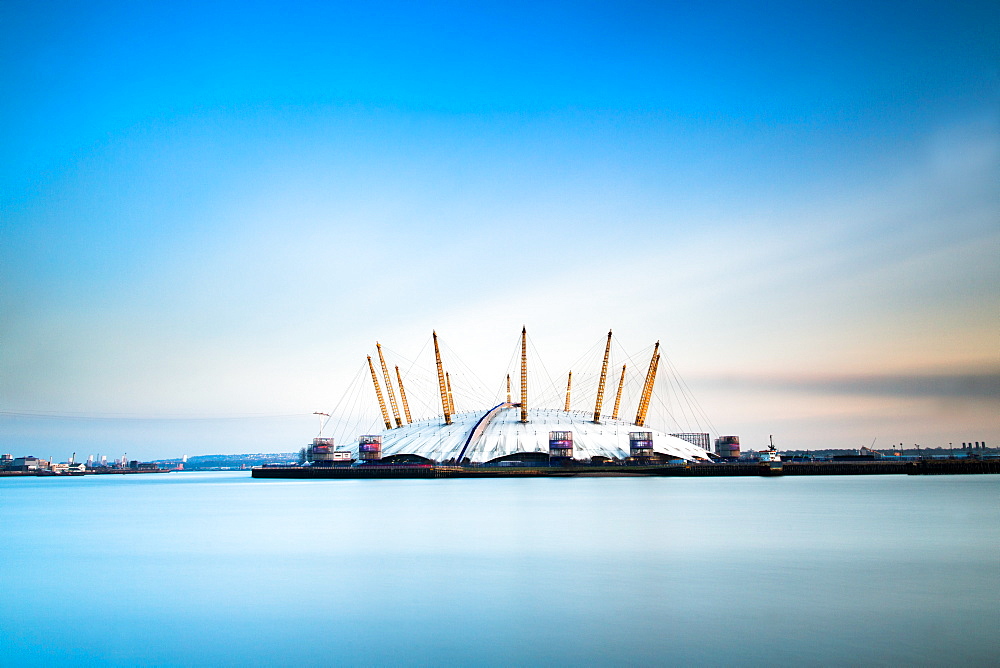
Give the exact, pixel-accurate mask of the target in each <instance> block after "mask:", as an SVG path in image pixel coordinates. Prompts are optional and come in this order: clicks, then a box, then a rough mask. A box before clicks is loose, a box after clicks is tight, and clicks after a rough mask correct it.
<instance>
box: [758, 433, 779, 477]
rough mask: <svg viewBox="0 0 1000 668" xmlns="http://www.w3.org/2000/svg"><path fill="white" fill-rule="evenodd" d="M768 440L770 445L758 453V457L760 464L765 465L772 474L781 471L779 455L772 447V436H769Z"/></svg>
mask: <svg viewBox="0 0 1000 668" xmlns="http://www.w3.org/2000/svg"><path fill="white" fill-rule="evenodd" d="M769 440H770V445H769V446H768V448H767V450H764V451H762V452H760V453H758V459H759V461H760V465H761V466H763V467H767V469H768V474H770V475H774V474H776V473H781V471H782V463H781V455H779V454H778V449H777V448H776V447H774V436H770V437H769Z"/></svg>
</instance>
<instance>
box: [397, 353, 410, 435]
mask: <svg viewBox="0 0 1000 668" xmlns="http://www.w3.org/2000/svg"><path fill="white" fill-rule="evenodd" d="M396 381H397V382H398V383H399V398H400V399H402V401H403V414H404V415H405V416H406V424H410V423H411V422H413V419H412V418H411V417H410V405H409V404H408V403H406V390H404V389H403V377H402V376H401V375H399V365H398V364H397V365H396Z"/></svg>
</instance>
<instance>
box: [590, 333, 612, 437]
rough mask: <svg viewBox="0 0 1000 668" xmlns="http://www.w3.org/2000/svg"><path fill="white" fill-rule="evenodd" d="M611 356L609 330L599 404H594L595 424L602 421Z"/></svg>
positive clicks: (599, 387)
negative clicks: (605, 385) (605, 386)
mask: <svg viewBox="0 0 1000 668" xmlns="http://www.w3.org/2000/svg"><path fill="white" fill-rule="evenodd" d="M610 355H611V330H608V343H607V345H606V346H604V362H603V363H601V380H600V382H598V383H597V403H595V404H594V422H600V421H601V404H603V403H604V384H605V382H607V380H608V357H609V356H610Z"/></svg>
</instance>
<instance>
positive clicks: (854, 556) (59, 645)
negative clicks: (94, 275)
mask: <svg viewBox="0 0 1000 668" xmlns="http://www.w3.org/2000/svg"><path fill="white" fill-rule="evenodd" d="M0 522H2V534H0V554H2V570H0V664H2V665H12V666H14V665H16V666H22V665H54V664H59V665H109V664H114V665H125V664H128V665H135V664H142V665H296V666H298V665H329V664H334V663H347V664H372V665H386V664H411V665H412V664H426V665H432V664H495V665H539V664H550V663H552V664H557V665H579V664H601V665H637V664H645V665H651V664H678V663H680V664H697V665H719V664H741V665H765V664H795V665H817V666H818V665H836V664H839V665H845V664H852V665H859V664H864V665H898V664H901V663H902V664H935V665H956V664H957V665H977V664H978V665H987V664H992V665H995V664H996V662H997V661H998V657H1000V651H998V649H997V646H998V641H997V636H996V631H997V629H998V628H1000V585H998V580H997V578H998V576H1000V476H996V475H993V476H990V475H982V476H928V477H914V476H870V477H869V476H852V477H843V478H842V477H813V478H780V479H756V478H755V479H742V478H720V479H694V480H681V479H669V478H659V479H654V478H650V479H637V478H632V479H625V478H603V479H596V478H592V479H585V478H581V479H548V480H544V479H542V480H439V481H389V480H382V481H272V480H252V479H251V478H250V477H249V474H248V473H219V474H213V473H170V474H166V475H140V476H88V477H85V478H61V479H51V478H30V479H10V478H7V479H0Z"/></svg>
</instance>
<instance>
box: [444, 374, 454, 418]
mask: <svg viewBox="0 0 1000 668" xmlns="http://www.w3.org/2000/svg"><path fill="white" fill-rule="evenodd" d="M444 384H445V385H446V386H447V387H448V407H449V408H450V409H451V414H452V415H454V414H455V396H454V395H453V394H452V393H451V374H449V373H448V372H447V371H445V372H444Z"/></svg>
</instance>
